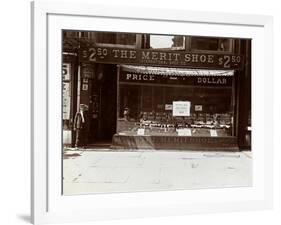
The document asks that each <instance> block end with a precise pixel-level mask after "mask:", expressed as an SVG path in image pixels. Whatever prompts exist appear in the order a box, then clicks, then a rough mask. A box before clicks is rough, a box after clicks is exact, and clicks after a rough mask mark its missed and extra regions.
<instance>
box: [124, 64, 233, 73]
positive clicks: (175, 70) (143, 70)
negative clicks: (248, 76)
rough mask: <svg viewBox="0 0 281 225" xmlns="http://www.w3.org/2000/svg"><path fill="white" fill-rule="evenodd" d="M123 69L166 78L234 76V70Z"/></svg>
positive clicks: (140, 67)
mask: <svg viewBox="0 0 281 225" xmlns="http://www.w3.org/2000/svg"><path fill="white" fill-rule="evenodd" d="M120 67H121V69H122V70H123V71H126V72H131V73H141V74H149V75H166V76H233V75H234V70H212V69H210V70H208V69H183V68H167V67H154V66H132V65H120Z"/></svg>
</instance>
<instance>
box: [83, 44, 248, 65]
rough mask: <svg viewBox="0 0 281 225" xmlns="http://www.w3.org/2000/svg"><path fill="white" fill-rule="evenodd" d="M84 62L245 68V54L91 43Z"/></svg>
mask: <svg viewBox="0 0 281 225" xmlns="http://www.w3.org/2000/svg"><path fill="white" fill-rule="evenodd" d="M79 56H80V61H81V62H87V63H90V62H93V63H109V64H137V65H155V66H169V67H192V68H220V69H241V68H242V67H243V61H244V57H243V56H242V55H236V54H223V53H194V52H183V51H181V52H179V51H160V50H151V49H126V48H112V47H98V46H91V47H87V48H81V50H80V54H79Z"/></svg>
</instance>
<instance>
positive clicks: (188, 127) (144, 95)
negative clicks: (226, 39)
mask: <svg viewBox="0 0 281 225" xmlns="http://www.w3.org/2000/svg"><path fill="white" fill-rule="evenodd" d="M243 43H244V42H243ZM245 43H248V42H246V41H245ZM140 46H141V45H140ZM239 46H240V48H241V49H242V47H243V46H242V45H239ZM245 49H246V48H245ZM247 51H249V48H248V50H247ZM241 53H243V54H234V53H231V52H227V53H225V52H211V51H206V52H204V51H200V52H193V51H185V50H182V49H180V50H177V51H171V50H163V49H161V50H157V49H145V48H144V49H142V48H137V49H136V48H134V49H133V48H123V47H112V46H110V47H107V46H100V45H95V44H91V43H90V44H87V45H86V46H82V47H80V48H79V49H77V57H76V62H77V64H67V62H65V63H64V67H66V68H68V66H69V65H73V66H74V67H75V65H77V66H76V72H75V71H74V72H72V73H74V74H75V73H76V74H77V76H74V75H73V77H72V78H71V77H66V78H65V79H64V89H68V92H67V94H65V93H64V96H65V97H64V101H65V102H66V104H64V105H65V106H64V111H65V112H64V114H63V116H64V118H63V119H64V124H65V127H68V129H69V131H70V133H71V132H72V134H68V135H69V136H71V137H72V144H73V138H74V135H73V132H74V131H73V129H72V122H73V117H74V114H75V112H76V111H77V110H78V108H79V105H81V104H82V105H86V106H87V107H88V110H87V112H85V118H86V119H85V120H86V122H85V127H84V135H83V138H84V145H85V146H86V145H87V146H90V147H97V146H103V147H107V148H111V149H127V150H129V149H132V150H133V149H171V150H186V149H189V150H192V149H194V150H239V149H240V148H241V146H242V145H243V143H242V142H243V141H244V139H245V140H246V141H248V140H249V135H248V133H249V132H247V131H246V129H248V126H247V122H248V120H249V119H250V118H249V117H250V111H249V109H250V107H249V106H247V107H244V105H245V104H244V103H245V102H246V100H247V104H248V103H249V100H248V99H249V98H250V97H249V96H248V94H247V95H246V98H244V97H243V95H244V96H245V93H243V92H244V90H243V88H245V87H247V85H248V83H249V82H250V79H249V78H247V77H250V73H251V71H250V67H249V66H247V65H248V63H247V62H249V60H250V58H249V57H245V55H247V54H248V53H247V52H246V51H245V52H243V51H241ZM245 65H246V66H245ZM73 70H75V68H74V69H73ZM67 79H68V80H67ZM71 79H72V80H71ZM70 81H71V82H70ZM245 81H246V82H247V83H246V82H245ZM71 84H72V85H71ZM243 85H244V86H243ZM69 90H71V91H69ZM247 93H248V92H247ZM71 95H72V96H77V97H76V98H75V97H71ZM67 101H70V102H71V106H70V109H69V111H67V109H68V107H69V104H67ZM245 112H246V113H247V116H246V117H245ZM248 115H249V116H248ZM67 118H69V120H68V121H67V120H65V119H67ZM245 134H247V135H248V136H246V135H245ZM246 141H244V142H246ZM240 143H242V144H240Z"/></svg>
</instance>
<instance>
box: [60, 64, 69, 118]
mask: <svg viewBox="0 0 281 225" xmlns="http://www.w3.org/2000/svg"><path fill="white" fill-rule="evenodd" d="M70 74H71V64H70V63H63V65H62V80H63V86H62V117H63V119H64V120H69V119H70V99H71V96H70V95H71V89H70V79H71V75H70Z"/></svg>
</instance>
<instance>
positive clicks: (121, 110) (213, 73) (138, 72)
mask: <svg viewBox="0 0 281 225" xmlns="http://www.w3.org/2000/svg"><path fill="white" fill-rule="evenodd" d="M233 77H234V71H228V70H191V69H175V68H174V69H171V68H161V67H157V68H155V67H138V66H120V72H119V91H118V99H119V100H118V102H119V106H118V120H117V135H133V136H134V135H151V136H163V135H164V136H165V135H167V136H195V137H196V136H197V137H228V136H234V132H233V121H234V94H233V87H234V79H233Z"/></svg>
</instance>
